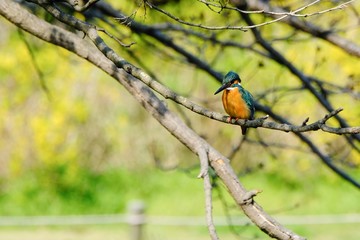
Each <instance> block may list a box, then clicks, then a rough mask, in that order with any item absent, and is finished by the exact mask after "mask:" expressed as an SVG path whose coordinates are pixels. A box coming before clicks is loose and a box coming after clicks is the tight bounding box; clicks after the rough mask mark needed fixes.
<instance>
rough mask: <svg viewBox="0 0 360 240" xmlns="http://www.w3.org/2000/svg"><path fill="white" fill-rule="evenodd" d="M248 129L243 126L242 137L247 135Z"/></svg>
mask: <svg viewBox="0 0 360 240" xmlns="http://www.w3.org/2000/svg"><path fill="white" fill-rule="evenodd" d="M246 130H247V127H244V126H241V133H242V135H245V134H246Z"/></svg>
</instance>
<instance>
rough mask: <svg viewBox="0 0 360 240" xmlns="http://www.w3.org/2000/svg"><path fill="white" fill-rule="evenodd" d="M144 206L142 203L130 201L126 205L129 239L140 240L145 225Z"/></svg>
mask: <svg viewBox="0 0 360 240" xmlns="http://www.w3.org/2000/svg"><path fill="white" fill-rule="evenodd" d="M144 213H145V204H144V202H143V201H140V200H136V201H131V202H130V203H129V204H128V223H129V225H130V239H131V240H142V238H143V231H144V230H143V226H144V224H145V214H144Z"/></svg>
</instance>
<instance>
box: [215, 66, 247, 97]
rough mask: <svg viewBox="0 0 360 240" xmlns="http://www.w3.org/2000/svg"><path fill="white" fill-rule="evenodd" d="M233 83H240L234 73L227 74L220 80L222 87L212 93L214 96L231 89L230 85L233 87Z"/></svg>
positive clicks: (238, 77)
mask: <svg viewBox="0 0 360 240" xmlns="http://www.w3.org/2000/svg"><path fill="white" fill-rule="evenodd" d="M235 82H238V83H241V79H240V76H239V75H238V74H237V73H236V72H234V71H230V72H228V73H227V74H226V75H225V77H224V78H223V80H222V86H221V87H220V88H219V89H218V90H217V91H216V92H215V93H214V95H215V94H218V93H219V92H221V91H223V90H224V89H226V88H228V87H231V85H233V84H234V83H235Z"/></svg>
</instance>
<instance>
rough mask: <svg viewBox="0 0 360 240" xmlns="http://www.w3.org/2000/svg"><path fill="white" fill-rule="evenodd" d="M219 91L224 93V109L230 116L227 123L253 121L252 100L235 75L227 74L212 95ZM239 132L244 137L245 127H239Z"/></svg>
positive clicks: (233, 73) (253, 107) (231, 72)
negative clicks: (244, 120) (232, 120)
mask: <svg viewBox="0 0 360 240" xmlns="http://www.w3.org/2000/svg"><path fill="white" fill-rule="evenodd" d="M221 91H224V92H223V95H222V103H223V106H224V109H225V111H226V112H227V113H228V114H229V115H230V117H229V119H228V122H231V119H232V118H235V119H236V120H238V119H249V120H252V119H254V113H255V106H254V98H253V96H252V95H251V93H249V92H248V91H246V90H245V89H244V88H243V87H242V86H241V79H240V77H239V75H238V74H237V73H235V72H233V71H230V72H228V73H227V74H226V75H225V77H224V78H223V80H222V86H221V87H220V88H219V89H218V90H217V91H216V92H215V93H214V95H216V94H218V93H219V92H221ZM241 132H242V134H243V135H245V134H246V127H244V126H241Z"/></svg>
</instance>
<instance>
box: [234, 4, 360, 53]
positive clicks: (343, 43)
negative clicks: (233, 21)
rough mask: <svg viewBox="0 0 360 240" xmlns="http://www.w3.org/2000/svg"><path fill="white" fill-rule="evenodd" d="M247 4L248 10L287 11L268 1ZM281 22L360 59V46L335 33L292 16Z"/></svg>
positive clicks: (274, 16) (275, 16)
mask: <svg viewBox="0 0 360 240" xmlns="http://www.w3.org/2000/svg"><path fill="white" fill-rule="evenodd" d="M232 2H233V3H234V4H236V2H237V1H236V0H232ZM351 2H352V1H347V2H346V4H350V3H351ZM246 3H247V7H248V9H250V10H265V11H274V12H284V11H285V10H284V9H282V8H275V7H271V6H270V5H269V3H268V2H267V1H260V0H251V1H246ZM341 8H342V7H341ZM269 16H270V17H273V18H277V17H278V16H277V15H269ZM281 22H285V23H287V24H289V25H291V26H293V27H294V28H296V29H298V30H301V31H303V32H306V33H309V34H311V35H312V36H314V37H318V38H321V39H324V40H326V41H328V42H330V43H331V44H333V45H335V46H337V47H339V48H341V49H342V50H343V51H346V52H347V53H349V54H351V55H353V56H356V57H360V46H358V45H357V44H355V43H354V42H352V41H349V40H347V39H345V38H343V37H341V36H339V35H337V34H336V33H335V32H332V31H326V30H324V29H322V28H320V27H318V26H316V25H314V24H312V23H310V22H308V21H300V20H299V19H298V18H296V17H292V16H290V17H289V18H282V19H281Z"/></svg>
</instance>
